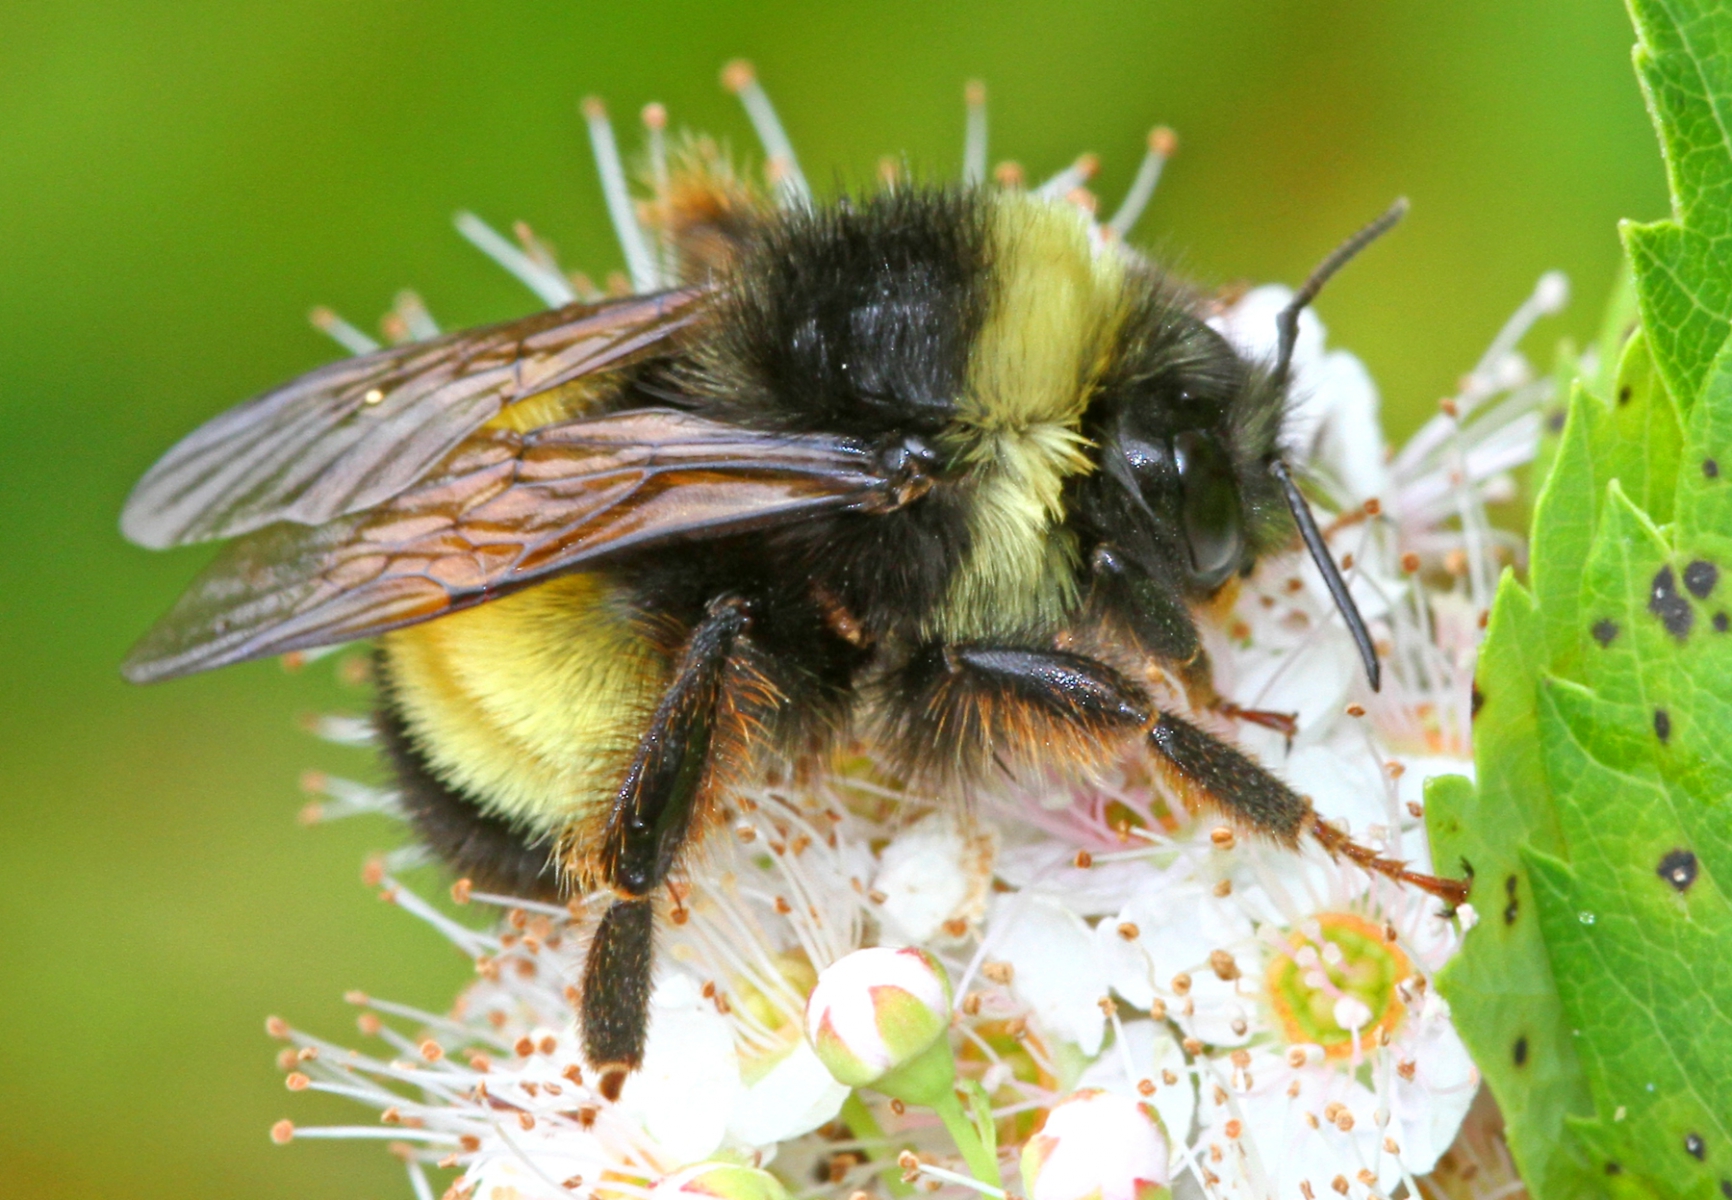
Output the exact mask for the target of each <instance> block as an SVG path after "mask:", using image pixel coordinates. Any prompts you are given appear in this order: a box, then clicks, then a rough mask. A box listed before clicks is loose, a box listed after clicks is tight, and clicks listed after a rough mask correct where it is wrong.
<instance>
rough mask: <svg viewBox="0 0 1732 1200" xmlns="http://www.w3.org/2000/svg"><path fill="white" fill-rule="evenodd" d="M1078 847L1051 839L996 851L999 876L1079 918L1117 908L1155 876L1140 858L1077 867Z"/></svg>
mask: <svg viewBox="0 0 1732 1200" xmlns="http://www.w3.org/2000/svg"><path fill="white" fill-rule="evenodd" d="M1076 852H1077V847H1076V846H1074V845H1064V844H1062V843H1059V842H1056V841H1055V840H1054V839H1052V838H1051V837H1043V838H1042V839H1041V840H1039V841H1035V842H1031V843H1027V844H1024V845H1019V846H1006V847H1005V848H1004V849H1003V850H1001V851H1000V852H999V856H998V875H999V878H1001V879H1003V880H1004V881H1005V882H1006V883H1008V884H1011V885H1012V886H1013V887H1017V888H1030V889H1038V890H1039V891H1041V892H1042V893H1044V894H1046V895H1047V896H1049V897H1050V898H1051V899H1053V900H1055V901H1057V902H1060V903H1062V904H1063V905H1064V906H1065V907H1066V908H1068V909H1069V910H1070V911H1071V912H1073V913H1075V914H1076V915H1077V916H1079V917H1098V916H1103V915H1105V914H1107V913H1114V912H1117V911H1118V910H1119V909H1120V908H1121V907H1123V906H1124V904H1125V902H1126V901H1128V900H1129V899H1130V898H1131V897H1132V896H1134V895H1136V894H1137V893H1138V892H1140V891H1142V890H1143V889H1144V888H1146V887H1148V886H1149V884H1150V882H1151V881H1152V880H1154V879H1155V878H1157V877H1158V872H1157V871H1156V870H1155V868H1153V867H1151V866H1149V864H1147V863H1144V862H1111V863H1098V864H1096V865H1095V866H1092V867H1088V868H1080V867H1078V866H1076V865H1075V861H1076Z"/></svg>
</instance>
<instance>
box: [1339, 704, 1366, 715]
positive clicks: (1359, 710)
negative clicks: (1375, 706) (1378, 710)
mask: <svg viewBox="0 0 1732 1200" xmlns="http://www.w3.org/2000/svg"><path fill="white" fill-rule="evenodd" d="M1342 711H1343V712H1345V713H1346V714H1347V715H1348V716H1350V717H1363V716H1364V715H1365V706H1364V705H1363V704H1357V703H1355V704H1349V705H1348V706H1347V707H1346V708H1344V709H1343V710H1342Z"/></svg>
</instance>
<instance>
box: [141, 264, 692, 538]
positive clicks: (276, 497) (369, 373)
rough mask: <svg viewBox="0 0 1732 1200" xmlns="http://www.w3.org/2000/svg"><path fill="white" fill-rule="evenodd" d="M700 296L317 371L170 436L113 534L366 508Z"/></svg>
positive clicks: (194, 529) (447, 340)
mask: <svg viewBox="0 0 1732 1200" xmlns="http://www.w3.org/2000/svg"><path fill="white" fill-rule="evenodd" d="M705 294H706V293H705V291H704V290H703V289H700V288H687V289H684V290H681V291H674V292H663V293H660V294H658V295H654V296H636V297H632V298H630V299H625V300H613V301H608V302H605V303H602V304H568V305H566V306H565V307H563V308H557V309H552V310H550V311H547V312H540V313H536V314H534V315H532V316H529V317H525V318H523V319H521V320H517V321H509V322H506V323H505V324H502V325H494V326H489V327H487V328H484V329H474V330H467V331H465V332H462V333H454V334H450V335H448V336H446V337H440V338H433V339H431V340H429V341H425V342H415V343H411V344H409V345H405V346H393V347H390V348H388V349H384V350H379V351H376V352H375V353H372V354H364V355H361V356H359V357H356V358H350V359H344V360H342V361H340V362H334V363H330V364H328V365H327V366H323V367H320V368H319V369H317V370H315V371H312V372H309V373H308V374H306V375H303V376H302V377H301V378H299V379H297V380H295V381H294V382H292V383H288V384H285V385H283V386H282V387H280V388H277V389H276V390H275V391H271V392H266V393H265V394H264V395H263V396H260V397H258V398H257V399H255V400H250V401H248V402H246V403H245V404H241V405H239V406H237V407H235V408H232V409H230V410H229V411H227V412H225V413H223V414H222V415H220V416H217V417H214V418H212V419H211V420H209V421H207V422H205V423H204V424H203V425H201V426H200V427H199V428H197V429H195V430H194V431H193V432H192V433H190V434H188V435H187V436H186V437H185V438H183V439H181V441H180V442H179V443H178V444H177V445H175V447H174V448H173V449H172V450H170V451H169V452H168V453H167V454H165V455H163V457H162V459H161V461H159V462H158V463H157V464H156V465H155V466H154V467H152V468H151V469H150V470H149V471H148V472H147V473H146V474H145V476H144V478H143V479H141V480H139V482H138V486H137V487H135V488H133V490H132V495H131V496H129V497H128V498H127V501H126V508H125V509H124V510H123V511H122V513H121V517H120V529H121V532H122V533H124V534H125V535H126V536H127V538H129V539H130V540H132V541H134V542H137V543H138V544H139V545H141V546H148V547H151V548H152V549H162V548H164V547H167V546H177V545H182V544H184V543H187V542H199V541H206V540H208V539H211V538H221V537H234V536H237V535H239V534H242V533H247V532H250V531H252V530H255V529H260V528H263V527H264V526H266V525H270V524H274V523H276V522H279V521H293V522H296V523H297V524H301V525H322V524H324V523H325V522H327V521H330V520H332V519H334V518H336V517H341V516H344V515H346V514H348V513H355V512H360V511H361V510H363V509H367V508H371V507H373V506H374V505H376V504H379V503H382V502H383V501H385V500H388V499H390V498H391V497H392V496H395V495H397V494H398V493H399V492H401V491H402V490H403V489H404V488H406V487H408V486H410V485H411V484H413V483H414V482H415V481H416V480H417V479H419V478H420V477H421V476H422V475H423V474H424V473H425V472H427V471H428V470H430V469H431V468H432V467H434V466H435V465H436V464H437V463H438V462H439V461H440V460H441V459H443V458H444V457H445V456H446V455H447V454H449V453H450V452H451V451H452V450H453V449H455V448H456V446H457V445H458V444H459V443H461V442H462V441H463V439H464V438H466V437H468V436H469V435H470V434H471V433H473V432H475V430H477V429H479V428H480V427H481V426H482V425H485V424H486V423H487V422H488V421H490V420H492V419H493V417H495V416H496V415H498V413H499V412H500V410H501V409H502V408H504V407H505V406H506V405H508V404H510V403H512V402H513V401H516V400H521V399H523V398H524V397H525V396H532V395H535V394H536V393H538V392H545V391H547V390H548V389H549V388H553V387H557V386H559V385H560V384H562V383H567V382H569V381H571V380H573V379H576V378H578V377H580V376H583V375H587V374H591V373H593V372H595V371H599V370H602V369H604V368H606V367H609V366H614V365H618V364H620V363H622V362H623V361H625V360H627V359H628V358H629V357H630V356H631V355H633V354H636V353H638V352H639V351H642V350H644V349H645V348H647V347H650V346H653V345H655V344H656V343H658V342H660V341H662V340H663V339H665V338H666V337H667V336H668V335H669V334H671V333H673V332H674V331H675V330H677V329H679V328H681V327H682V326H684V325H685V324H687V323H688V322H690V321H691V320H692V318H693V317H695V316H696V314H697V312H698V311H699V309H700V307H701V306H700V305H699V304H698V303H696V302H697V301H698V300H699V299H701V298H702V297H703V296H704V295H705Z"/></svg>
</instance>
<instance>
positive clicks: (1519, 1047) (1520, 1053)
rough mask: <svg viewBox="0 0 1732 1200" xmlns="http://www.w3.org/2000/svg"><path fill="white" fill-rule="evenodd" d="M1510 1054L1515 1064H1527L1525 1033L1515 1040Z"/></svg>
mask: <svg viewBox="0 0 1732 1200" xmlns="http://www.w3.org/2000/svg"><path fill="white" fill-rule="evenodd" d="M1511 1056H1512V1057H1513V1058H1514V1059H1515V1065H1516V1066H1518V1067H1525V1066H1527V1065H1528V1039H1527V1036H1526V1035H1525V1034H1524V1035H1523V1036H1521V1037H1519V1038H1517V1039H1516V1040H1515V1049H1514V1050H1513V1051H1512V1052H1511Z"/></svg>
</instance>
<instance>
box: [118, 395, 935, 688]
mask: <svg viewBox="0 0 1732 1200" xmlns="http://www.w3.org/2000/svg"><path fill="white" fill-rule="evenodd" d="M910 494H912V493H910V491H909V490H908V489H907V487H906V480H902V479H900V478H897V479H893V478H891V477H889V475H888V474H887V473H886V472H885V471H884V470H882V469H881V468H880V466H879V464H878V460H877V458H876V456H875V455H874V454H873V453H871V452H870V451H869V450H867V449H866V448H865V447H864V446H862V445H860V444H859V443H857V442H851V441H848V440H845V439H838V438H835V437H829V436H821V435H787V434H771V433H759V432H754V431H749V430H743V429H741V428H739V427H738V426H733V425H726V424H720V423H717V422H714V421H708V420H705V419H703V418H701V417H695V416H692V415H691V414H689V413H680V412H674V411H669V410H662V409H639V410H634V411H631V412H625V413H620V414H617V415H614V416H609V417H599V418H594V419H590V420H583V421H571V422H566V423H564V424H560V425H550V426H547V427H545V428H542V429H538V430H536V431H534V432H533V433H529V434H517V433H513V432H511V431H509V430H489V431H486V432H485V433H483V434H480V435H477V436H475V437H473V438H471V439H470V440H469V441H468V442H467V443H466V444H465V445H463V446H462V447H461V448H460V449H459V450H457V451H456V452H455V453H453V454H452V455H450V456H449V457H448V459H447V460H446V462H445V463H444V464H442V465H441V467H440V468H439V469H438V470H436V471H434V472H433V473H431V474H430V475H428V477H427V478H425V479H423V480H421V481H420V482H419V483H417V484H416V485H415V486H413V487H412V488H410V489H409V490H407V491H404V492H402V493H401V494H399V495H397V496H396V497H394V498H392V499H391V500H389V501H387V502H386V503H384V504H382V505H380V506H378V507H376V508H373V509H370V510H368V511H365V512H358V513H352V514H349V515H348V516H344V517H339V518H337V519H336V520H334V521H330V522H328V523H326V524H324V525H320V526H316V527H312V528H309V527H306V526H300V525H292V524H278V525H273V526H270V527H269V528H266V529H262V530H259V531H257V532H255V533H252V534H250V535H248V536H246V537H244V538H242V539H240V540H239V541H237V542H236V543H234V544H233V545H232V546H230V547H228V548H227V549H226V550H225V551H224V552H223V553H222V554H221V555H220V556H218V558H217V559H216V561H215V562H213V563H212V564H211V566H210V567H209V568H207V569H206V570H205V572H204V573H203V574H202V575H200V576H199V578H198V579H197V580H196V581H195V582H194V583H193V585H192V587H191V588H190V589H189V590H188V591H187V593H186V595H185V596H183V597H182V598H181V599H180V601H179V602H178V603H177V604H176V605H175V607H174V608H173V609H172V610H171V611H170V612H169V613H168V615H167V616H166V617H164V618H163V619H162V621H161V622H159V623H158V624H157V626H156V627H155V628H154V629H152V630H151V631H150V633H148V634H146V635H145V637H144V640H143V641H141V642H140V643H139V644H138V645H137V646H136V647H135V648H134V649H133V652H132V654H131V655H130V656H129V657H128V658H127V661H126V663H125V665H124V666H123V667H122V668H121V670H122V672H123V673H124V674H125V675H126V677H127V678H128V679H131V680H133V681H134V682H136V683H148V682H152V681H155V680H159V679H168V678H172V677H173V676H176V675H186V674H190V673H192V672H194V671H203V670H206V669H208V668H211V667H218V666H223V665H225V664H228V663H234V662H240V661H243V660H245V659H251V658H261V657H264V656H266V655H272V654H281V653H284V652H285V651H289V650H297V649H304V648H306V647H310V646H321V645H329V644H332V643H336V642H346V641H351V640H353V639H356V638H362V637H367V636H370V635H372V634H376V633H381V632H384V631H385V630H388V629H395V628H398V627H399V626H403V625H409V624H413V623H415V622H418V621H425V620H428V619H429V618H432V617H437V616H440V615H442V614H444V613H449V612H454V611H456V610H458V609H462V608H468V607H470V606H472V605H476V604H480V603H483V602H484V601H487V600H491V599H494V598H496V597H498V596H500V595H503V594H505V593H507V592H510V591H513V590H515V589H517V588H520V587H523V586H524V585H526V584H529V583H533V582H535V581H536V580H539V579H543V578H545V577H547V576H548V575H550V574H552V573H554V572H557V571H561V570H567V569H570V568H572V567H575V566H578V565H580V564H583V563H586V562H589V561H591V560H594V559H596V558H598V557H599V556H601V555H604V554H609V553H617V552H620V551H623V550H628V549H638V548H644V547H649V546H655V545H660V544H666V543H670V542H675V541H679V540H683V539H694V538H703V537H715V536H720V535H722V534H727V533H740V532H744V531H747V530H751V529H755V528H762V527H765V526H771V525H780V524H786V523H789V522H792V521H797V520H800V519H802V518H805V517H809V516H812V515H815V514H818V513H822V512H828V511H835V510H838V509H844V508H856V509H858V508H885V509H888V508H894V507H897V506H898V505H899V504H900V503H902V502H903V501H904V499H905V498H906V497H907V496H909V495H910Z"/></svg>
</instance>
